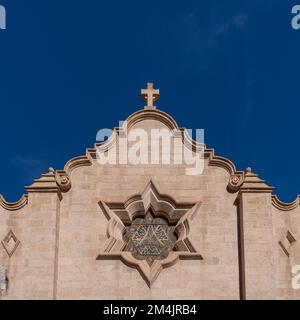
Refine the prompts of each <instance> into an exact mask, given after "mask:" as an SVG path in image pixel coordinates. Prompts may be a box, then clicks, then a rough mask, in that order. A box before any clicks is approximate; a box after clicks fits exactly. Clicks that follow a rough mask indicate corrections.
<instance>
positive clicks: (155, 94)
mask: <svg viewBox="0 0 300 320" xmlns="http://www.w3.org/2000/svg"><path fill="white" fill-rule="evenodd" d="M141 98H142V101H143V102H147V105H146V106H145V107H144V108H145V109H156V107H155V106H154V105H153V102H158V101H159V90H158V89H153V83H148V84H147V89H142V91H141Z"/></svg>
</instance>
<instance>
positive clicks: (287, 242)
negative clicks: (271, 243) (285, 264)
mask: <svg viewBox="0 0 300 320" xmlns="http://www.w3.org/2000/svg"><path fill="white" fill-rule="evenodd" d="M294 242H296V239H295V237H294V236H293V234H292V233H291V231H289V230H287V231H286V234H285V236H284V237H283V238H282V239H281V240H280V241H278V244H279V245H280V247H281V249H282V250H283V252H284V253H285V254H286V256H287V257H289V256H290V248H291V245H292V244H293V243H294Z"/></svg>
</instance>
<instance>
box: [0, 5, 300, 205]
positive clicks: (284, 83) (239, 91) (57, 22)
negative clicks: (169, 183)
mask: <svg viewBox="0 0 300 320" xmlns="http://www.w3.org/2000/svg"><path fill="white" fill-rule="evenodd" d="M298 2H299V3H297V1H287V0H282V1H280V0H248V1H241V0H239V1H230V0H227V1H224V0H203V1H199V0H198V1H174V0H173V1H155V0H153V1H143V0H139V1H134V0H130V1H106V2H104V1H97V0H88V1H77V0H73V1H66V0H59V1H58V0H52V1H48V0H43V1H33V0H26V1H25V0H14V1H11V0H10V1H5V0H0V4H2V5H4V6H5V7H6V11H7V30H5V31H2V30H0V65H1V67H0V99H1V100H0V108H1V109H0V110H1V126H0V134H1V158H0V175H1V179H0V193H1V194H3V195H4V196H5V198H6V199H7V200H9V201H14V200H17V199H18V198H19V197H20V196H21V195H22V194H23V193H24V192H25V191H24V186H25V185H29V184H31V183H32V180H33V179H35V178H38V177H39V176H40V174H41V173H44V172H46V171H47V169H48V167H50V166H52V167H54V168H56V169H62V168H63V166H64V164H65V163H66V162H67V161H68V160H69V159H70V158H73V157H75V156H78V155H82V154H84V153H85V148H87V147H91V146H93V144H94V142H95V137H96V133H97V131H98V130H99V129H102V128H112V127H114V126H116V125H118V121H119V120H124V119H126V117H127V116H128V115H130V114H131V113H133V112H134V111H136V110H138V109H140V108H141V107H142V103H141V102H140V95H139V94H140V89H141V88H142V87H144V86H145V84H146V83H147V82H154V84H155V87H159V88H160V90H161V102H160V104H159V108H160V109H162V110H164V111H166V112H168V113H170V114H171V115H172V116H173V117H174V118H175V119H176V120H177V122H178V124H179V125H180V126H184V127H187V128H190V129H196V128H204V129H205V142H206V144H207V146H208V147H213V148H215V150H216V153H217V154H218V155H221V156H224V157H228V158H229V159H231V160H232V161H233V162H234V163H235V165H236V167H237V169H239V170H243V169H245V168H246V167H248V166H250V167H252V169H253V171H254V172H256V173H258V174H259V175H260V177H261V178H263V179H265V180H266V181H267V183H268V184H269V185H272V186H275V187H276V193H277V194H278V195H279V197H280V199H282V200H285V201H291V200H293V199H294V198H295V196H296V195H297V194H298V193H300V172H299V161H300V148H299V147H298V141H299V116H300V96H299V91H300V83H299V74H300V58H299V57H300V54H299V53H300V30H299V31H295V30H293V29H292V28H291V19H292V14H291V9H292V7H293V5H294V4H300V0H299V1H298Z"/></svg>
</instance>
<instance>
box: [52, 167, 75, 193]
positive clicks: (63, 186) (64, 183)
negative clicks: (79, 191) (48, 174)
mask: <svg viewBox="0 0 300 320" xmlns="http://www.w3.org/2000/svg"><path fill="white" fill-rule="evenodd" d="M55 180H56V183H57V185H58V186H59V188H60V190H61V192H67V191H69V190H70V189H71V180H70V177H69V175H68V174H67V173H66V172H65V171H63V170H57V171H56V172H55Z"/></svg>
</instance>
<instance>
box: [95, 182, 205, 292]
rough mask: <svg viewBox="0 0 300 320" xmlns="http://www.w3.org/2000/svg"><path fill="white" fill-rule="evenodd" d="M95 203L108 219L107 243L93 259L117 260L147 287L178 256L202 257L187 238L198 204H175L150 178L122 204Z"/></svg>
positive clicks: (173, 262) (182, 257)
mask: <svg viewBox="0 0 300 320" xmlns="http://www.w3.org/2000/svg"><path fill="white" fill-rule="evenodd" d="M99 205H100V208H101V210H102V212H103V213H104V214H105V216H106V217H107V219H108V225H107V235H108V243H107V246H106V248H105V250H104V252H102V253H100V254H99V255H98V257H97V260H108V259H116V260H121V261H123V263H125V264H126V265H127V266H129V267H132V268H136V269H137V270H138V271H139V272H140V274H141V276H142V277H143V279H144V280H145V281H146V283H147V284H148V286H149V287H151V285H152V284H153V282H154V281H155V279H156V278H157V277H158V275H159V273H160V272H161V270H162V269H164V268H167V267H170V266H172V265H174V264H175V263H176V262H177V261H178V259H197V260H202V259H203V258H202V256H201V255H200V254H199V253H198V252H197V250H196V249H195V247H194V246H193V244H192V242H191V239H190V237H189V231H190V223H191V220H192V219H193V216H194V215H195V214H196V213H197V211H198V209H199V207H200V203H196V204H177V203H176V202H175V201H174V200H173V199H172V198H170V197H168V196H165V195H160V194H159V193H158V191H157V189H156V188H155V186H154V184H153V183H152V182H151V181H150V182H149V184H148V185H147V187H146V189H145V190H144V192H142V194H141V195H136V196H133V197H131V198H130V199H128V200H127V201H126V202H125V203H105V202H102V201H100V202H99Z"/></svg>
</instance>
